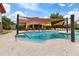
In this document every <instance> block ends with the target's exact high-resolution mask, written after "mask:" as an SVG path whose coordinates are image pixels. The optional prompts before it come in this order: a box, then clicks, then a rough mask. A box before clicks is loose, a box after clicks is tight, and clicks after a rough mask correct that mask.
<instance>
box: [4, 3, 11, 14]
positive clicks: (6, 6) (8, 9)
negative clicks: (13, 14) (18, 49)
mask: <svg viewBox="0 0 79 59" xmlns="http://www.w3.org/2000/svg"><path fill="white" fill-rule="evenodd" d="M3 6H4V8H5V10H6V13H9V12H10V10H11V9H10V7H11V6H10V5H9V4H6V3H3Z"/></svg>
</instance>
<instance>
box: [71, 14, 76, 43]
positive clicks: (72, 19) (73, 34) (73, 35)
mask: <svg viewBox="0 0 79 59" xmlns="http://www.w3.org/2000/svg"><path fill="white" fill-rule="evenodd" d="M71 42H75V33H74V15H71Z"/></svg>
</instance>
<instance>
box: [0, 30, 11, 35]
mask: <svg viewBox="0 0 79 59" xmlns="http://www.w3.org/2000/svg"><path fill="white" fill-rule="evenodd" d="M10 32H12V31H11V30H3V32H0V35H3V34H8V33H10Z"/></svg>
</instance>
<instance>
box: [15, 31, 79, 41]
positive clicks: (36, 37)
mask: <svg viewBox="0 0 79 59" xmlns="http://www.w3.org/2000/svg"><path fill="white" fill-rule="evenodd" d="M23 34H24V36H19V37H16V38H17V39H19V40H28V41H33V42H44V41H46V40H55V39H70V35H69V34H63V33H58V32H52V31H42V32H24V33H23ZM78 36H79V34H78V33H77V35H76V39H79V37H78Z"/></svg>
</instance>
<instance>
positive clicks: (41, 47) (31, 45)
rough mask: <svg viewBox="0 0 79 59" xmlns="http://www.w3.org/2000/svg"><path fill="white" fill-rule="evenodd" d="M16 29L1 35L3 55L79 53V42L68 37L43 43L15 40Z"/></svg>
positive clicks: (67, 54)
mask: <svg viewBox="0 0 79 59" xmlns="http://www.w3.org/2000/svg"><path fill="white" fill-rule="evenodd" d="M15 33H16V32H15V31H13V32H12V33H9V34H6V35H0V55H2V56H72V55H75V56H77V55H79V42H75V43H72V42H70V40H66V39H56V40H48V41H46V42H43V43H35V42H29V41H21V40H15Z"/></svg>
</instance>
